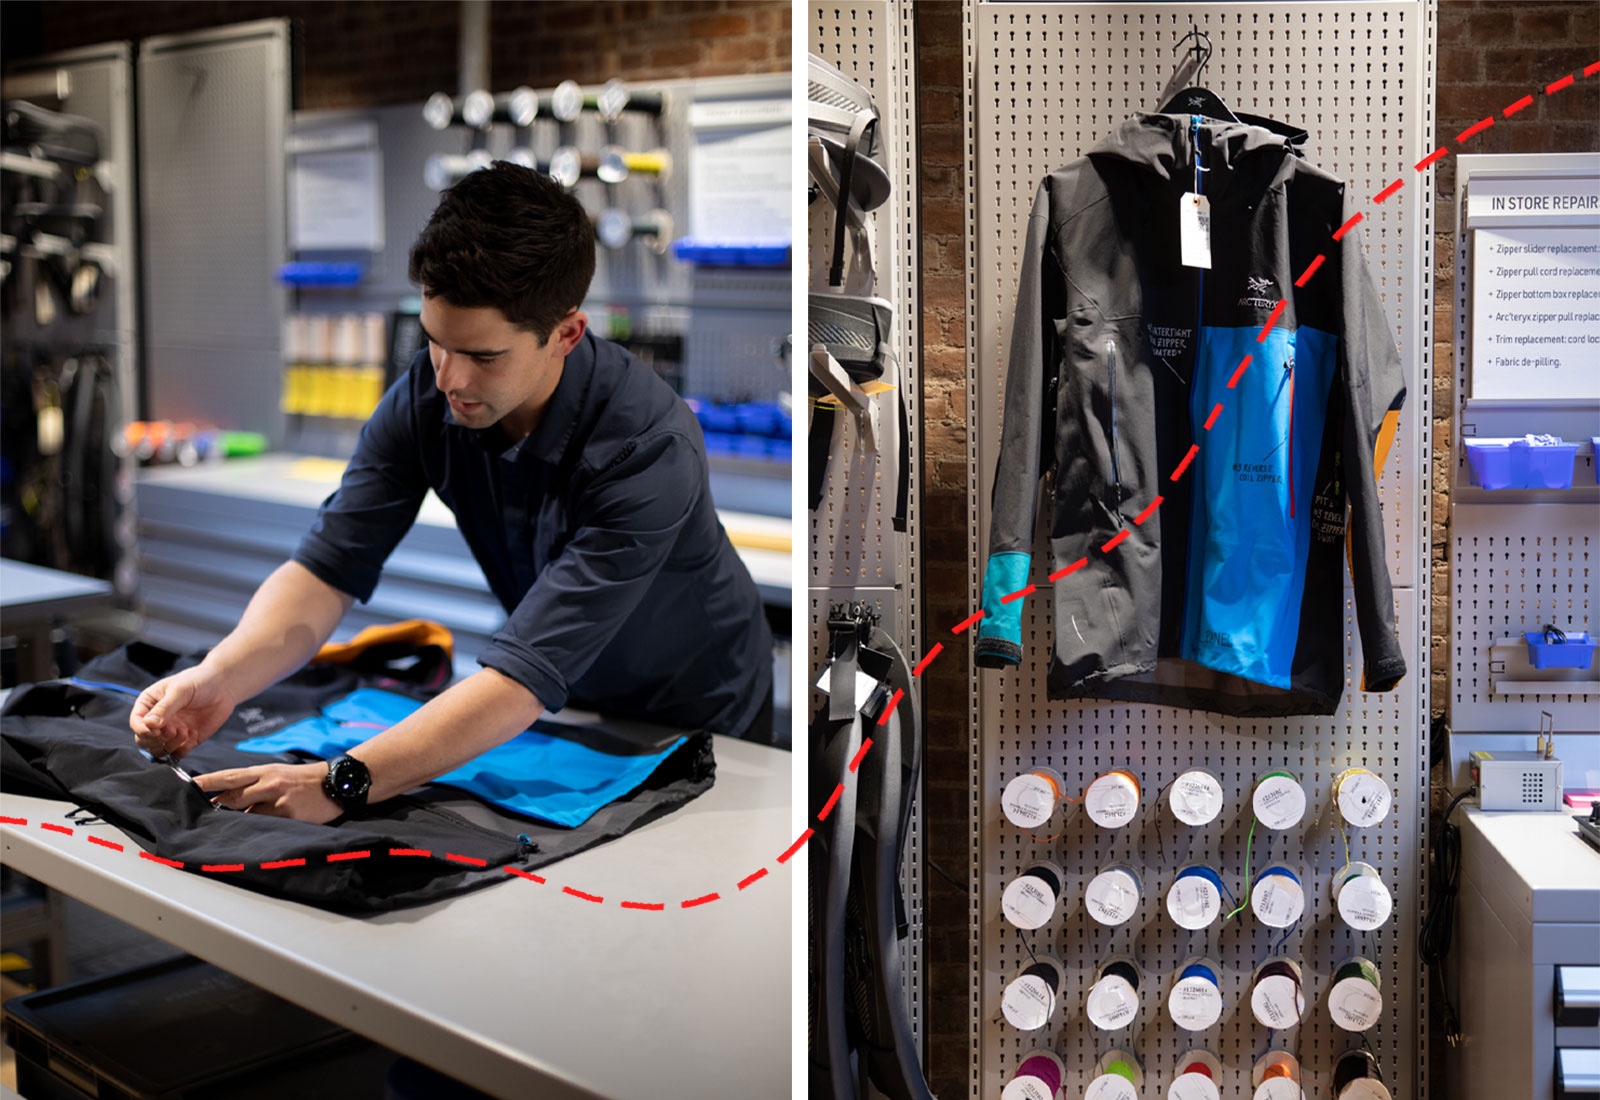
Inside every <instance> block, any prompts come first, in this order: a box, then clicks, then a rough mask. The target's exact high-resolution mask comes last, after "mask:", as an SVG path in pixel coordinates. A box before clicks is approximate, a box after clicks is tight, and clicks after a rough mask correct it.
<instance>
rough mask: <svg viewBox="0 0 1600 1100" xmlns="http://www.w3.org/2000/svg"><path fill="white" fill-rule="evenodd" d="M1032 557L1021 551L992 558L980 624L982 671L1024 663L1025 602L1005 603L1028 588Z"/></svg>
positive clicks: (976, 650) (977, 651)
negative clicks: (1010, 596) (1023, 619)
mask: <svg viewBox="0 0 1600 1100" xmlns="http://www.w3.org/2000/svg"><path fill="white" fill-rule="evenodd" d="M1031 560H1032V559H1031V556H1030V555H1028V554H1024V553H1021V552H1020V551H1015V550H1013V551H1007V552H1004V553H998V554H990V555H989V565H988V567H987V568H986V569H985V570H984V572H983V610H984V616H983V621H982V622H980V623H979V624H978V640H977V643H976V646H975V647H974V654H975V656H976V658H977V663H978V665H979V666H980V667H982V668H998V667H1004V666H1007V665H1017V664H1020V663H1021V662H1022V603H1023V601H1022V600H1021V599H1016V600H1012V601H1011V602H1010V603H1004V602H1002V601H1003V600H1004V598H1005V597H1006V596H1009V595H1011V593H1013V592H1017V591H1020V590H1021V589H1023V588H1025V587H1026V586H1027V584H1028V568H1029V566H1030V564H1031Z"/></svg>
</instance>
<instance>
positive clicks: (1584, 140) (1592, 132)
mask: <svg viewBox="0 0 1600 1100" xmlns="http://www.w3.org/2000/svg"><path fill="white" fill-rule="evenodd" d="M1597 60H1600V3H1595V2H1594V0H1563V2H1559V3H1558V2H1523V0H1445V2H1444V3H1442V4H1440V5H1439V83H1438V98H1437V101H1436V102H1437V105H1438V106H1437V111H1438V127H1439V128H1438V134H1437V138H1438V140H1437V142H1436V145H1435V148H1437V147H1438V146H1440V145H1442V146H1446V147H1447V148H1450V149H1452V150H1460V151H1462V152H1469V153H1577V152H1585V151H1592V150H1600V74H1596V75H1595V76H1593V77H1588V78H1585V77H1584V76H1583V69H1584V66H1586V65H1589V64H1592V63H1593V62H1595V61H1597ZM1567 73H1576V74H1577V76H1578V80H1577V82H1576V83H1575V84H1574V85H1572V86H1571V87H1569V88H1567V89H1565V90H1564V91H1561V92H1559V93H1557V94H1556V95H1553V96H1550V95H1545V94H1544V88H1545V86H1546V85H1548V84H1550V83H1552V82H1553V81H1555V80H1557V79H1559V78H1560V77H1562V76H1564V75H1566V74H1567ZM1530 92H1531V93H1532V94H1533V99H1534V102H1533V106H1531V107H1528V108H1525V109H1524V110H1522V111H1519V112H1517V114H1516V115H1514V116H1513V117H1512V118H1510V119H1507V118H1505V117H1504V116H1503V115H1502V114H1501V112H1502V111H1503V110H1504V109H1505V108H1506V107H1507V106H1509V105H1510V104H1512V103H1514V102H1516V101H1517V100H1518V99H1521V98H1522V97H1523V96H1525V95H1527V94H1529V93H1530ZM1491 115H1492V116H1494V118H1495V125H1494V126H1492V127H1490V128H1489V129H1488V130H1486V131H1483V132H1482V133H1480V134H1478V135H1477V136H1476V137H1474V138H1472V139H1471V140H1470V141H1468V142H1467V143H1466V144H1465V145H1462V144H1460V143H1458V142H1457V141H1456V140H1455V139H1456V135H1458V134H1460V133H1461V132H1462V131H1463V130H1465V129H1466V128H1467V127H1468V126H1471V125H1472V124H1473V123H1475V122H1477V121H1478V120H1480V119H1483V118H1486V117H1489V116H1491ZM1434 182H1435V190H1436V197H1437V204H1436V206H1435V207H1434V225H1435V228H1436V233H1437V235H1436V236H1435V238H1434V325H1433V331H1434V354H1433V370H1434V384H1433V609H1432V633H1433V644H1432V660H1431V665H1432V683H1433V712H1434V713H1435V714H1441V713H1443V714H1448V713H1449V710H1450V706H1449V704H1450V660H1451V655H1450V562H1449V554H1450V548H1449V536H1450V532H1449V519H1450V509H1449V491H1450V466H1451V462H1452V457H1451V456H1452V454H1453V453H1454V447H1455V445H1456V441H1455V440H1454V439H1453V438H1452V436H1451V431H1452V428H1453V425H1452V423H1451V418H1452V417H1453V415H1454V412H1455V408H1456V393H1455V331H1456V316H1455V281H1456V270H1455V262H1456V232H1455V217H1456V213H1455V211H1456V168H1455V158H1454V157H1453V156H1452V157H1447V158H1445V159H1444V160H1443V161H1441V162H1440V165H1439V168H1438V169H1437V170H1436V172H1435V176H1434Z"/></svg>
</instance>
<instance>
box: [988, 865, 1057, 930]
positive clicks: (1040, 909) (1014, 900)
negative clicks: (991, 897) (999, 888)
mask: <svg viewBox="0 0 1600 1100" xmlns="http://www.w3.org/2000/svg"><path fill="white" fill-rule="evenodd" d="M1061 883H1062V874H1061V868H1059V867H1057V866H1056V865H1055V864H1054V863H1051V862H1049V861H1048V860H1039V861H1037V862H1035V863H1034V864H1032V865H1031V866H1029V867H1028V869H1027V870H1026V871H1023V872H1022V874H1020V875H1018V876H1017V877H1016V878H1014V879H1012V880H1011V881H1010V882H1009V883H1008V884H1007V885H1006V888H1005V892H1004V893H1003V894H1002V895H1001V896H1000V911H1001V913H1003V914H1004V915H1005V918H1006V920H1008V921H1010V922H1011V923H1012V924H1014V925H1015V926H1016V927H1018V928H1021V929H1023V930H1025V931H1032V930H1033V929H1035V928H1040V927H1043V926H1044V925H1045V924H1047V923H1048V922H1049V920H1050V918H1051V917H1053V916H1055V914H1056V903H1057V901H1058V900H1059V899H1060V897H1061Z"/></svg>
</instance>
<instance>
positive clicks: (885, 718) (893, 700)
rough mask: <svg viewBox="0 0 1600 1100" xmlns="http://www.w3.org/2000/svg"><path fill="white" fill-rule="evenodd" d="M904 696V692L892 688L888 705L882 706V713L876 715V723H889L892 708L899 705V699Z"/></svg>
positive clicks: (892, 711) (883, 724)
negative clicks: (892, 692) (892, 691)
mask: <svg viewBox="0 0 1600 1100" xmlns="http://www.w3.org/2000/svg"><path fill="white" fill-rule="evenodd" d="M905 697H906V693H905V692H903V691H901V690H900V689H899V688H895V689H894V694H893V695H891V696H889V705H888V706H886V707H884V708H883V713H882V714H880V715H878V725H880V726H887V725H888V724H889V716H890V715H891V714H893V713H894V708H895V707H897V706H899V705H900V700H902V699H904V698H905Z"/></svg>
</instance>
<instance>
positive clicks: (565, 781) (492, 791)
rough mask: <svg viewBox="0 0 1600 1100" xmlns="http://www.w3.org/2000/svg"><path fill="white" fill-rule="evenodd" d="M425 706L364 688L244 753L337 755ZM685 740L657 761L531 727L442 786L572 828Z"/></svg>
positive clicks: (258, 740)
mask: <svg viewBox="0 0 1600 1100" xmlns="http://www.w3.org/2000/svg"><path fill="white" fill-rule="evenodd" d="M421 706H422V704H421V703H420V702H418V701H417V700H415V699H408V698H406V697H405V696H403V695H396V694H394V693H393V692H389V691H379V690H377V689H375V688H359V689H357V690H356V691H353V692H351V693H350V694H349V695H347V696H345V697H344V698H343V699H340V700H339V701H338V702H336V703H332V704H330V705H328V706H326V707H324V708H323V710H322V714H321V715H319V716H318V717H316V718H307V719H305V720H303V721H300V722H296V723H294V724H293V725H290V726H285V727H284V728H283V729H281V730H278V731H277V732H276V733H271V734H268V735H266V736H265V737H252V738H251V739H250V740H248V741H241V742H240V743H239V748H241V749H243V750H244V751H246V752H261V753H278V752H288V751H290V750H295V751H299V752H309V753H313V754H315V755H317V756H321V757H324V758H326V757H331V756H337V755H338V754H339V753H341V752H346V751H348V750H349V749H351V748H354V747H355V746H356V745H359V744H360V743H361V742H363V741H365V740H366V739H367V738H369V737H371V736H372V735H373V734H375V733H377V732H378V731H379V730H386V729H388V728H389V727H390V726H393V725H396V724H398V723H399V722H400V721H401V720H402V719H404V718H405V717H407V716H408V715H410V714H411V713H412V712H413V711H415V710H417V709H418V708H420V707H421ZM685 740H687V738H683V737H680V738H678V739H677V740H676V741H674V742H673V743H672V744H671V745H669V746H668V747H667V748H665V749H663V750H662V751H660V752H658V753H654V754H652V755H649V756H614V755H612V754H611V753H606V752H599V751H597V750H595V749H590V748H585V747H584V746H582V745H579V744H575V743H574V742H572V741H568V740H566V739H565V738H561V737H551V736H550V735H549V734H546V733H540V732H539V731H538V730H524V731H523V732H522V733H519V734H517V736H515V737H513V738H512V739H511V740H510V741H507V742H506V743H505V744H503V745H497V746H496V747H495V748H492V749H490V750H489V751H488V752H486V753H484V754H483V755H482V756H479V757H476V758H474V759H472V760H469V761H467V762H466V763H465V764H463V765H461V767H459V768H457V769H455V770H454V771H450V772H446V773H445V774H444V775H441V776H440V777H439V778H438V779H436V780H434V782H435V783H443V784H446V785H447V786H451V787H455V788H457V789H459V790H463V791H466V792H467V793H469V794H473V795H476V796H477V797H479V798H481V799H483V800H484V801H486V802H492V803H494V804H495V805H498V806H504V807H505V808H506V809H508V810H512V811H514V812H516V813H519V814H525V815H526V816H528V817H536V818H538V819H539V820H540V821H548V822H550V823H551V824H553V825H565V826H568V827H572V826H577V825H582V824H583V823H584V822H585V821H587V820H589V818H590V817H591V816H592V815H593V814H594V812H595V811H596V810H598V809H600V808H601V807H602V806H605V805H607V804H608V803H610V802H614V801H616V800H617V799H619V798H621V797H622V796H623V795H626V794H627V793H629V792H630V791H632V790H633V789H634V788H636V787H638V786H639V785H640V784H641V783H643V782H644V781H645V780H646V779H648V778H649V777H650V773H651V772H653V771H655V770H656V768H657V767H659V766H660V764H661V762H662V761H663V760H665V759H666V758H667V757H668V756H670V755H672V752H673V750H675V749H676V748H677V747H678V746H679V745H681V744H683V743H684V741H685Z"/></svg>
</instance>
